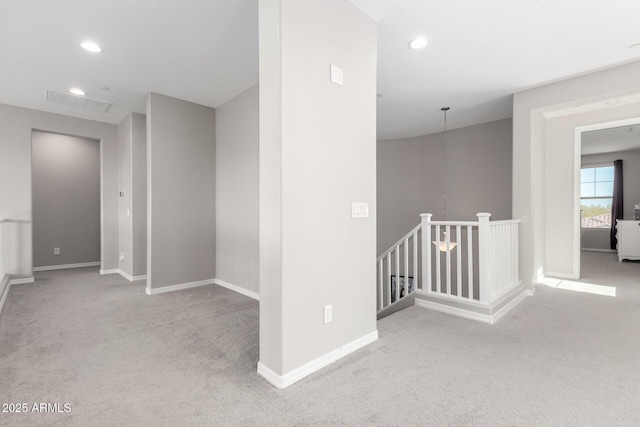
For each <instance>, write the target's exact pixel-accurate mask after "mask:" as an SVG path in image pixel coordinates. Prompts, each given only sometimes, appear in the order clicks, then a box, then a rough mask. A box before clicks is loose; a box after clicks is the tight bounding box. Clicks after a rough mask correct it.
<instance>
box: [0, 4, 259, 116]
mask: <svg viewBox="0 0 640 427" xmlns="http://www.w3.org/2000/svg"><path fill="white" fill-rule="evenodd" d="M257 22H258V10H257V0H182V1H175V0H173V1H169V0H91V1H82V0H0V103H5V104H11V105H18V106H22V107H28V108H34V109H38V110H45V111H51V112H57V113H61V114H69V115H75V116H80V117H86V118H91V119H95V120H100V121H105V122H110V123H119V122H120V121H121V120H122V119H123V118H124V116H125V115H126V114H127V113H128V112H130V111H136V112H138V113H144V112H145V110H146V94H147V92H149V91H154V92H159V93H162V94H165V95H169V96H173V97H176V98H181V99H185V100H189V101H192V102H196V103H199V104H204V105H208V106H212V107H217V106H218V105H220V104H222V103H224V102H226V101H227V100H229V99H231V98H233V97H234V96H235V95H237V94H239V93H240V92H242V91H243V90H244V89H246V88H248V87H250V86H251V85H253V84H254V83H256V82H257V81H258V27H257ZM87 39H89V40H94V41H96V42H97V43H98V44H99V45H100V46H102V48H103V52H101V53H99V54H92V53H89V52H86V51H84V50H83V49H81V48H80V46H79V43H80V42H81V41H83V40H87ZM73 86H78V87H80V88H82V89H83V90H84V91H85V92H86V96H88V97H91V98H96V99H100V100H105V101H112V102H113V103H114V105H113V107H111V110H110V111H109V112H108V113H106V114H100V113H90V112H84V111H83V110H78V109H74V108H71V107H65V106H56V105H53V104H49V103H45V101H44V99H45V92H46V89H52V90H55V91H59V92H66V91H68V89H69V88H71V87H73ZM102 87H108V88H109V89H110V90H108V91H106V90H102V89H101V88H102Z"/></svg>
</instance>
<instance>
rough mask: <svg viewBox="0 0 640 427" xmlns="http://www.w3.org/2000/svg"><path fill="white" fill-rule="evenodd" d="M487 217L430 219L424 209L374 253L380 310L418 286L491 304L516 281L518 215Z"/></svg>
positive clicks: (449, 297) (452, 297)
mask: <svg viewBox="0 0 640 427" xmlns="http://www.w3.org/2000/svg"><path fill="white" fill-rule="evenodd" d="M490 217H491V214H489V213H479V214H477V221H432V219H431V218H432V215H431V214H428V213H427V214H422V215H421V223H420V225H418V226H417V227H416V228H414V229H413V230H411V232H409V233H408V234H407V235H406V236H404V237H403V238H402V239H400V240H399V241H398V242H397V243H396V244H395V245H393V246H392V247H391V248H389V249H388V250H387V251H386V252H384V253H383V254H382V255H380V257H378V260H377V276H378V296H377V299H378V311H380V310H382V309H385V308H387V307H389V306H391V305H393V304H396V303H397V302H399V301H400V300H401V299H402V298H403V297H405V296H407V295H408V294H409V293H412V292H414V291H415V290H417V289H420V291H421V293H422V294H427V295H429V296H434V297H438V298H443V299H447V300H451V301H464V302H473V303H478V304H482V305H490V304H491V303H493V302H495V301H496V300H497V299H499V298H500V297H501V296H503V295H505V294H506V293H508V292H509V291H510V290H512V289H514V288H515V287H517V286H519V284H520V280H519V274H518V224H519V223H520V220H513V219H512V220H506V221H490V220H489V219H490ZM418 260H420V262H419V261H418ZM406 282H408V285H407V283H406ZM405 288H407V289H405ZM398 289H399V291H398ZM396 294H398V296H397V297H396Z"/></svg>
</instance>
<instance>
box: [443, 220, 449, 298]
mask: <svg viewBox="0 0 640 427" xmlns="http://www.w3.org/2000/svg"><path fill="white" fill-rule="evenodd" d="M445 230H446V234H445V237H444V241H445V245H446V246H445V249H446V252H445V260H446V263H445V266H446V267H445V268H446V271H445V276H446V278H447V295H451V227H450V226H449V225H446V226H445Z"/></svg>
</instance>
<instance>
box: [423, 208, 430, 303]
mask: <svg viewBox="0 0 640 427" xmlns="http://www.w3.org/2000/svg"><path fill="white" fill-rule="evenodd" d="M431 216H432V215H431V214H422V215H420V225H421V227H420V228H421V229H422V237H421V238H422V292H427V293H430V292H431V283H432V282H431Z"/></svg>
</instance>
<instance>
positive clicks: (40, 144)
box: [31, 129, 102, 271]
mask: <svg viewBox="0 0 640 427" xmlns="http://www.w3.org/2000/svg"><path fill="white" fill-rule="evenodd" d="M100 145H101V142H100V140H97V139H92V138H87V137H80V136H72V135H64V134H58V133H52V132H47V131H40V130H35V129H34V130H32V133H31V190H32V191H31V194H32V200H31V203H32V215H33V217H32V221H33V235H32V239H33V267H34V268H33V270H34V271H42V270H57V269H65V268H77V267H89V266H100V265H101V259H102V257H101V255H102V248H101V234H102V233H101V220H100V217H101V194H100V193H101V182H100V180H101V171H100V168H101V149H100V148H101V147H100Z"/></svg>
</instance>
